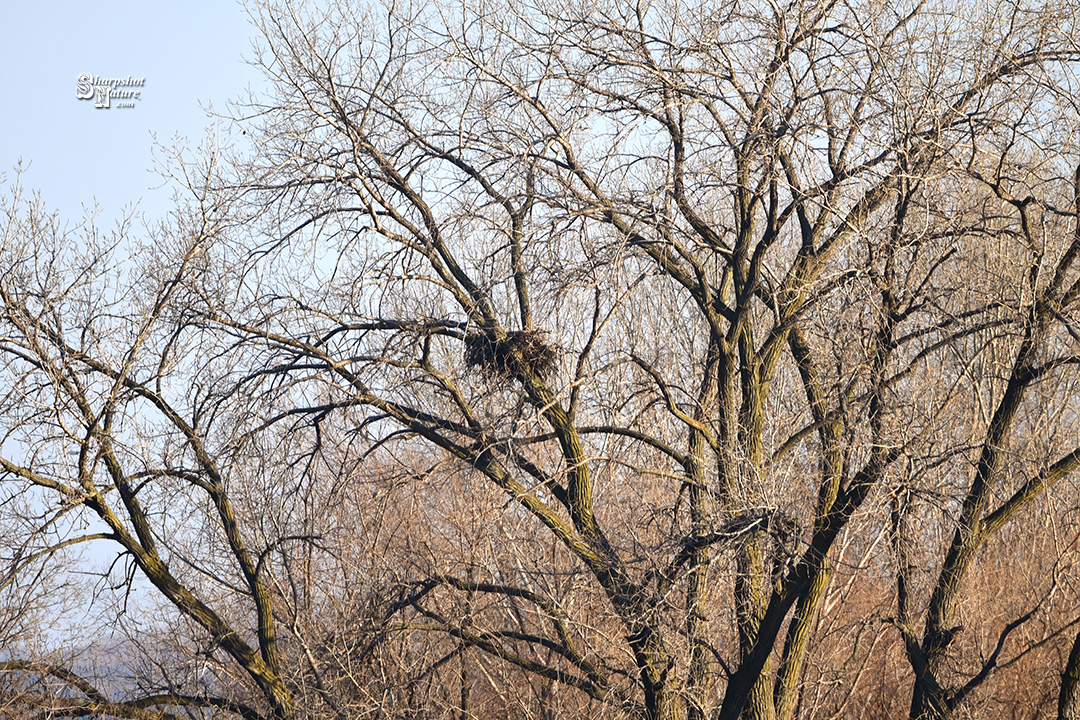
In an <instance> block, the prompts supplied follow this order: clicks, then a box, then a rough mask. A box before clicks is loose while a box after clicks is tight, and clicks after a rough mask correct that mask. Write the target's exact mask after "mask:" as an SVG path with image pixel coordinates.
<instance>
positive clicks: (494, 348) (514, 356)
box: [465, 330, 558, 379]
mask: <svg viewBox="0 0 1080 720" xmlns="http://www.w3.org/2000/svg"><path fill="white" fill-rule="evenodd" d="M557 358H558V353H557V351H556V349H555V347H554V346H552V345H551V343H549V342H548V340H547V333H545V332H543V331H541V330H514V331H512V332H509V333H507V334H506V338H505V339H504V340H498V339H496V338H495V337H494V336H493V335H492V334H490V333H487V332H480V333H471V334H469V335H466V336H465V364H466V365H468V366H469V367H471V368H479V369H480V371H481V372H483V373H484V374H485V375H487V376H489V377H501V378H510V377H520V376H521V375H523V374H524V371H525V369H526V368H530V369H532V371H533V372H534V373H536V374H537V375H539V376H540V377H541V378H544V379H547V378H548V377H550V376H551V373H552V372H554V370H555V360H556V359H557Z"/></svg>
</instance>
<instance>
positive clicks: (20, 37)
mask: <svg viewBox="0 0 1080 720" xmlns="http://www.w3.org/2000/svg"><path fill="white" fill-rule="evenodd" d="M256 34H257V31H256V30H255V28H254V26H252V25H251V23H250V20H249V17H248V14H247V11H246V10H245V9H244V7H243V5H242V4H240V3H239V2H234V1H232V0H189V1H188V2H185V3H164V2H146V1H145V0H142V1H139V2H137V1H135V0H116V1H114V2H107V1H106V2H93V3H88V2H85V0H83V1H82V2H75V1H74V0H53V1H50V0H42V1H41V2H32V3H17V2H15V1H14V0H2V2H0V80H2V81H3V84H2V87H3V89H4V102H3V107H0V174H2V175H3V181H2V182H0V193H7V192H9V189H10V187H11V185H12V184H13V182H14V180H15V172H14V168H15V165H16V163H18V162H19V161H20V159H21V161H22V165H23V167H24V170H25V172H24V173H23V176H22V180H21V183H22V185H23V187H24V188H25V189H27V190H38V191H40V192H41V198H42V201H43V202H44V204H45V206H46V208H48V209H50V210H58V211H59V212H60V215H61V217H62V218H63V220H64V222H66V223H69V224H70V225H76V224H78V223H79V222H80V221H81V220H82V219H83V218H84V217H85V215H86V211H87V210H89V209H91V208H93V207H94V206H95V203H96V205H97V208H98V210H97V220H96V224H97V225H98V227H100V228H107V227H108V226H110V225H112V224H114V223H115V221H116V220H117V219H119V218H120V217H121V215H122V214H123V213H124V212H125V211H130V210H132V209H134V210H135V211H136V212H137V213H140V214H141V216H142V218H143V219H144V220H146V221H147V222H153V221H155V220H158V219H161V218H164V217H165V215H166V214H167V213H168V211H169V209H170V208H171V206H172V200H171V199H172V195H173V188H171V187H167V186H165V187H162V184H163V180H162V179H161V177H160V175H158V174H156V173H155V171H154V166H155V162H154V147H155V142H156V143H159V144H161V145H165V146H172V145H173V144H174V143H175V141H176V139H177V138H181V139H186V141H187V142H188V143H189V144H190V145H191V146H192V147H197V146H198V144H199V142H200V141H201V140H202V138H203V137H205V135H206V132H207V129H208V128H209V127H210V126H211V125H212V124H213V122H214V118H213V117H212V116H210V115H209V114H208V113H207V110H208V109H210V108H211V107H212V108H213V110H214V111H216V112H217V113H223V114H224V113H226V112H227V110H228V104H229V102H230V101H233V100H236V99H238V98H241V97H244V96H246V93H247V90H248V88H249V87H250V88H251V89H254V90H256V91H258V90H260V89H262V88H265V84H264V83H263V81H262V75H261V73H260V72H259V71H258V70H257V69H256V68H254V67H251V66H250V65H249V64H247V63H246V62H245V58H246V59H247V60H250V59H252V58H253V57H254V51H253V50H252V46H251V40H252V38H254V37H255V36H256ZM82 74H90V75H95V76H97V77H99V78H125V79H126V78H127V77H128V76H131V77H132V78H133V79H139V78H142V79H144V83H143V85H142V86H137V87H127V88H119V89H122V90H130V91H136V90H137V91H139V98H138V99H127V100H118V99H117V98H110V101H109V105H110V107H109V108H96V107H95V103H96V102H97V100H96V98H91V99H88V100H81V99H79V98H78V97H76V95H77V94H78V82H77V81H78V78H79V76H80V75H82ZM121 102H130V103H131V104H132V105H133V107H130V108H124V107H121V106H120V103H121ZM155 138H156V139H155ZM159 154H160V152H159Z"/></svg>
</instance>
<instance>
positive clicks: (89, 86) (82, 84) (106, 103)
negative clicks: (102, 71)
mask: <svg viewBox="0 0 1080 720" xmlns="http://www.w3.org/2000/svg"><path fill="white" fill-rule="evenodd" d="M77 82H78V87H77V89H76V91H75V97H77V98H79V99H80V100H90V99H91V98H93V99H94V107H96V108H98V109H108V108H109V107H111V106H112V105H111V104H112V101H113V100H115V101H116V107H118V108H133V107H135V101H136V100H141V99H142V97H141V93H142V90H139V89H137V88H141V87H142V86H143V85H144V84H145V83H146V78H136V77H132V76H130V75H128V76H127V77H126V78H104V77H101V76H99V75H91V74H90V73H83V74H82V75H80V76H79V78H78V80H77ZM133 88H135V89H133Z"/></svg>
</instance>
